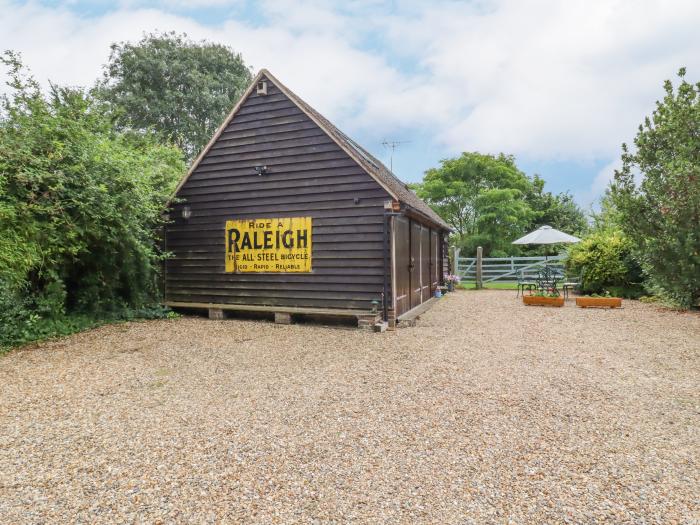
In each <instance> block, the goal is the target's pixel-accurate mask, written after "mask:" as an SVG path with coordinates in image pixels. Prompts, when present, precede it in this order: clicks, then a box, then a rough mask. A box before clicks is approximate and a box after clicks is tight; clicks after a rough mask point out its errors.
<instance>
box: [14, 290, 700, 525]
mask: <svg viewBox="0 0 700 525" xmlns="http://www.w3.org/2000/svg"><path fill="white" fill-rule="evenodd" d="M699 422H700V316H699V315H698V314H696V313H676V312H672V311H664V310H660V309H657V308H656V307H654V306H650V305H643V304H639V303H635V302H626V303H625V308H624V309H622V310H596V309H586V310H583V309H577V308H575V307H573V306H572V305H571V304H569V305H567V306H566V307H565V308H539V307H525V306H523V305H522V304H520V303H519V302H517V301H516V299H515V292H503V291H482V292H458V293H454V294H450V295H448V296H447V297H446V298H445V299H443V300H441V301H440V302H439V303H438V304H437V305H436V306H435V307H434V308H433V309H432V310H430V311H429V312H427V313H426V314H424V315H423V316H422V318H421V319H420V321H419V322H418V325H417V326H416V327H413V328H405V329H401V330H399V331H397V332H394V333H385V334H373V333H367V332H364V331H359V330H356V329H346V328H338V327H335V328H324V327H321V326H318V325H309V324H297V325H291V326H283V325H274V324H272V323H267V322H262V321H241V320H226V321H209V320H206V319H200V318H184V319H179V320H174V321H152V322H144V323H129V324H124V325H117V326H108V327H103V328H100V329H96V330H93V331H90V332H87V333H83V334H78V335H75V336H73V337H69V338H65V339H61V340H58V341H53V342H49V343H45V344H41V345H38V346H36V347H33V348H28V349H25V350H21V351H15V352H12V353H10V354H9V355H7V356H5V357H1V358H0V522H2V523H57V522H69V521H70V522H73V521H78V522H91V523H92V522H98V523H99V522H104V523H106V522H110V523H112V522H128V523H131V522H149V523H150V522H158V521H159V520H160V521H162V522H164V523H169V522H197V523H207V522H211V523H214V522H238V521H241V522H247V523H290V522H321V523H325V522H347V521H356V522H372V523H376V522H387V523H396V522H405V523H417V522H426V523H427V522H430V523H511V522H512V523H543V522H550V523H552V522H555V523H563V522H567V523H592V522H610V523H696V524H697V523H700V513H699V511H698V508H699V507H700V502H699V498H698V495H699V494H700V475H699V468H700V465H699V459H698V458H699V457H700V437H699V429H700V425H699Z"/></svg>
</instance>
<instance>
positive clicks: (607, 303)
mask: <svg viewBox="0 0 700 525" xmlns="http://www.w3.org/2000/svg"><path fill="white" fill-rule="evenodd" d="M576 306H578V307H580V308H620V307H622V298H621V297H610V292H605V294H604V295H599V294H596V293H594V294H591V295H588V296H584V297H577V298H576Z"/></svg>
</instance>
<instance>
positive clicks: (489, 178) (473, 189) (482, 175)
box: [412, 153, 587, 256]
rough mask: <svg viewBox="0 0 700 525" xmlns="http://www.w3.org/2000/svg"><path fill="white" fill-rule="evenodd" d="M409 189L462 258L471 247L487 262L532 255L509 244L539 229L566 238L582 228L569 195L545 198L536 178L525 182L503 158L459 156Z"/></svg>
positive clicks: (580, 215) (582, 221) (510, 160)
mask: <svg viewBox="0 0 700 525" xmlns="http://www.w3.org/2000/svg"><path fill="white" fill-rule="evenodd" d="M412 188H413V189H414V190H415V191H416V193H417V194H418V196H420V197H421V198H423V199H424V200H425V201H426V202H427V203H428V204H429V205H430V206H431V207H432V208H433V209H434V210H435V211H436V212H437V213H438V214H439V215H440V216H441V217H442V218H443V219H445V221H446V222H447V223H448V224H450V226H452V228H453V229H454V230H455V238H454V239H453V240H454V242H455V243H456V244H457V245H458V246H460V248H461V249H462V250H463V252H464V253H474V252H475V251H476V247H477V246H482V247H483V248H484V254H485V255H489V256H500V255H515V254H518V253H519V252H520V251H525V252H530V251H533V250H530V249H528V248H520V247H516V246H513V245H512V244H511V243H512V241H513V240H515V239H516V238H518V237H520V236H522V235H524V234H525V233H526V232H528V231H530V230H533V229H535V228H537V227H539V226H541V225H543V224H549V225H550V226H553V227H554V228H558V229H561V230H563V231H567V232H570V233H581V232H582V231H584V230H585V229H586V228H587V221H586V218H585V216H584V214H583V212H582V211H581V209H580V208H579V207H578V206H577V205H576V204H575V203H574V201H573V198H572V197H571V195H569V194H566V193H563V194H559V195H552V194H551V193H549V192H545V191H544V181H543V180H542V179H541V178H540V177H538V176H537V175H535V176H534V177H533V178H529V177H528V176H527V175H525V174H524V173H523V172H522V171H520V170H519V169H518V167H517V166H516V164H515V159H514V158H513V157H512V156H508V155H504V154H500V155H498V156H494V155H484V154H481V153H462V155H461V156H459V157H457V158H454V159H446V160H443V161H441V163H440V167H439V168H433V169H430V170H428V171H426V173H425V176H424V178H423V182H422V183H420V184H414V185H412ZM534 251H535V252H537V250H534Z"/></svg>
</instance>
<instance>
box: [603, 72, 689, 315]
mask: <svg viewBox="0 0 700 525" xmlns="http://www.w3.org/2000/svg"><path fill="white" fill-rule="evenodd" d="M678 76H679V79H680V83H679V85H678V87H677V88H676V89H674V87H673V84H672V83H671V81H668V80H667V81H666V82H665V83H664V91H665V96H664V98H663V100H661V101H659V102H657V103H656V109H655V110H654V112H653V114H652V116H651V117H647V118H646V119H645V120H644V123H643V124H642V125H640V126H639V129H638V132H637V136H636V137H635V139H634V148H633V149H631V148H629V147H628V146H627V145H626V144H623V146H622V168H621V169H620V170H618V171H616V172H615V177H614V180H613V182H612V183H611V187H610V197H611V199H612V202H613V204H614V206H615V208H616V216H617V220H618V222H619V224H620V227H621V228H622V229H623V231H624V232H625V234H626V235H627V236H628V238H629V239H630V241H631V242H632V244H633V247H634V248H633V249H634V253H635V256H636V258H637V260H638V261H639V262H640V264H641V266H642V268H643V269H644V272H645V274H646V276H647V279H648V283H649V285H650V286H651V287H652V288H653V289H654V290H655V291H657V292H660V293H661V294H663V295H666V296H667V297H669V298H671V299H672V300H673V301H674V302H676V303H677V304H679V305H681V306H685V307H688V306H692V305H697V304H698V301H699V300H700V226H699V225H700V83H696V84H691V83H689V82H687V81H686V80H685V69H681V70H680V72H679V75H678Z"/></svg>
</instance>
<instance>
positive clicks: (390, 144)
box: [382, 139, 411, 173]
mask: <svg viewBox="0 0 700 525" xmlns="http://www.w3.org/2000/svg"><path fill="white" fill-rule="evenodd" d="M409 142H411V141H410V140H386V139H384V140H383V141H382V146H384V147H385V148H387V149H390V150H391V153H389V170H390V171H391V172H392V173H393V172H394V151H396V148H398V147H399V146H400V145H401V144H408V143H409Z"/></svg>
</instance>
